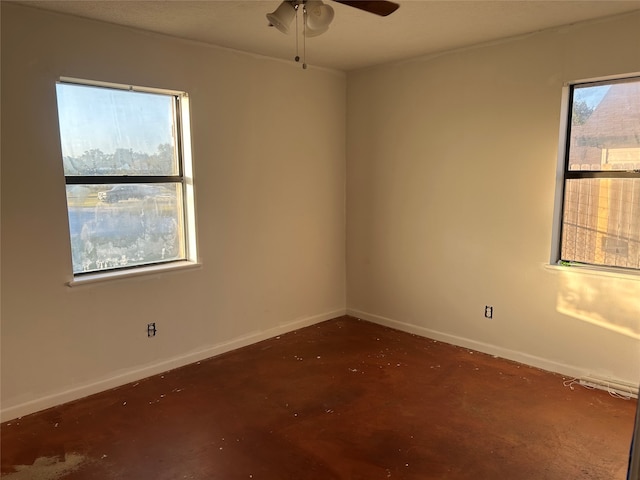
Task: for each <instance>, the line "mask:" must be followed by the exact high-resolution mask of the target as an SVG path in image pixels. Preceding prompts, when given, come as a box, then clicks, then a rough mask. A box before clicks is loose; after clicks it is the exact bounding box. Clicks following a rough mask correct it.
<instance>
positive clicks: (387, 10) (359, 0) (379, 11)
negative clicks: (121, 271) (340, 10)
mask: <svg viewBox="0 0 640 480" xmlns="http://www.w3.org/2000/svg"><path fill="white" fill-rule="evenodd" d="M333 1H334V2H338V3H342V4H343V5H348V6H350V7H355V8H359V9H360V10H364V11H365V12H369V13H375V14H376V15H380V16H381V17H386V16H387V15H390V14H392V13H393V12H395V11H396V10H397V9H398V7H400V5H398V4H397V3H394V2H388V1H386V0H371V1H369V0H333Z"/></svg>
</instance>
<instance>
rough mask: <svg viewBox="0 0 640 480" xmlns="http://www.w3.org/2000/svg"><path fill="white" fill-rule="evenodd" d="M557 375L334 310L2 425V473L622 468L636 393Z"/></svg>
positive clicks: (301, 474)
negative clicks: (569, 383) (589, 386)
mask: <svg viewBox="0 0 640 480" xmlns="http://www.w3.org/2000/svg"><path fill="white" fill-rule="evenodd" d="M563 380H564V379H563V377H561V376H559V375H555V374H551V373H548V372H544V371H541V370H538V369H535V368H531V367H527V366H524V365H520V364H516V363H513V362H508V361H505V360H501V359H497V358H493V357H491V356H488V355H484V354H480V353H478V352H474V351H470V350H468V349H464V348H459V347H454V346H451V345H448V344H444V343H441V342H435V341H432V340H429V339H425V338H422V337H417V336H414V335H410V334H406V333H403V332H398V331H395V330H391V329H388V328H384V327H381V326H378V325H374V324H371V323H368V322H364V321H360V320H356V319H353V318H349V317H343V318H338V319H335V320H331V321H328V322H324V323H321V324H319V325H315V326H312V327H308V328H305V329H301V330H298V331H296V332H292V333H289V334H287V335H282V336H280V337H277V338H273V339H270V340H267V341H264V342H261V343H258V344H255V345H252V346H250V347H246V348H243V349H240V350H236V351H233V352H230V353H228V354H224V355H220V356H218V357H215V358H212V359H209V360H206V361H203V362H200V363H198V364H194V365H190V366H188V367H184V368H181V369H177V370H173V371H170V372H167V373H165V374H164V375H159V376H156V377H152V378H149V379H146V380H143V381H140V382H136V383H133V384H130V385H126V386H123V387H121V388H117V389H115V390H111V391H108V392H104V393H101V394H98V395H94V396H92V397H88V398H85V399H82V400H79V401H76V402H73V403H69V404H65V405H61V406H58V407H55V408H53V409H49V410H46V411H43V412H40V413H37V414H34V415H30V416H28V417H24V418H21V419H19V420H14V421H11V422H7V423H5V424H2V426H1V427H2V432H1V433H2V451H1V458H2V473H3V478H6V479H7V480H21V479H32V480H53V479H69V480H73V479H100V480H111V479H131V480H163V479H167V480H169V479H171V480H176V479H220V480H235V479H255V480H258V479H262V480H264V479H269V480H287V479H292V480H294V479H295V480H301V479H318V480H332V479H349V480H357V479H362V480H373V479H388V478H392V479H393V478H395V479H416V480H418V479H419V480H428V479H448V480H472V479H473V480H483V479H487V480H503V479H509V480H528V479H530V480H545V479H549V480H577V479H589V480H598V479H600V480H618V479H619V480H623V479H625V478H626V470H627V463H628V454H629V445H630V441H631V435H632V430H633V422H634V415H635V408H636V401H635V400H621V399H617V398H613V397H611V396H610V395H609V394H608V393H606V392H602V391H595V390H586V389H584V388H582V387H579V386H576V387H574V389H571V388H568V387H566V386H564V385H563ZM4 475H6V477H5V476H4Z"/></svg>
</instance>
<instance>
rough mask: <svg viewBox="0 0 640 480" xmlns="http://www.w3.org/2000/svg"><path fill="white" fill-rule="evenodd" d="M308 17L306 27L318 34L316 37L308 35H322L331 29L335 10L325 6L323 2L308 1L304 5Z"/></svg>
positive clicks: (319, 0) (316, 0)
mask: <svg viewBox="0 0 640 480" xmlns="http://www.w3.org/2000/svg"><path fill="white" fill-rule="evenodd" d="M304 8H305V11H306V13H307V15H306V27H307V28H308V29H309V30H312V31H315V32H318V33H315V34H314V35H310V34H307V36H308V37H310V36H315V35H320V33H324V32H326V31H327V29H328V28H329V25H330V24H331V22H332V21H333V15H334V12H333V8H332V7H331V6H329V5H325V4H324V3H323V2H322V0H307V1H306V2H305V3H304Z"/></svg>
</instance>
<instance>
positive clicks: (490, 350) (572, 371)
mask: <svg viewBox="0 0 640 480" xmlns="http://www.w3.org/2000/svg"><path fill="white" fill-rule="evenodd" d="M347 315H351V316H352V317H357V318H361V319H363V320H368V321H370V322H373V323H377V324H379V325H383V326H386V327H390V328H395V329H396V330H401V331H403V332H407V333H413V334H415V335H419V336H421V337H427V338H431V339H433V340H438V341H441V342H445V343H450V344H453V345H457V346H459V347H465V348H469V349H471V350H475V351H478V352H482V353H487V354H489V355H494V356H496V357H500V358H504V359H507V360H512V361H514V362H518V363H522V364H524V365H530V366H532V367H536V368H539V369H541V370H546V371H549V372H554V373H559V374H560V375H565V376H567V377H570V378H576V379H577V378H581V377H586V376H587V375H588V374H589V372H588V371H586V370H585V369H583V368H580V367H576V366H573V365H567V364H564V363H559V362H555V361H553V360H549V359H546V358H542V357H537V356H535V355H529V354H526V353H522V352H518V351H516V350H510V349H508V348H504V347H499V346H496V345H491V344H489V343H484V342H479V341H477V340H473V339H470V338H465V337H459V336H457V335H452V334H449V333H444V332H439V331H437V330H431V329H430V328H426V327H421V326H418V325H413V324H410V323H405V322H400V321H398V320H393V319H391V318H387V317H382V316H380V315H375V314H372V313H367V312H363V311H360V310H355V309H350V308H347Z"/></svg>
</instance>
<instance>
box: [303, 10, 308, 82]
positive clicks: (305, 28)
mask: <svg viewBox="0 0 640 480" xmlns="http://www.w3.org/2000/svg"><path fill="white" fill-rule="evenodd" d="M302 22H303V23H302V68H303V69H304V70H306V69H307V7H306V6H305V5H304V4H303V5H302Z"/></svg>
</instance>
